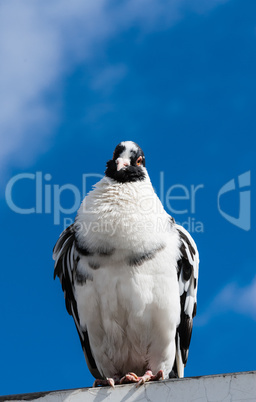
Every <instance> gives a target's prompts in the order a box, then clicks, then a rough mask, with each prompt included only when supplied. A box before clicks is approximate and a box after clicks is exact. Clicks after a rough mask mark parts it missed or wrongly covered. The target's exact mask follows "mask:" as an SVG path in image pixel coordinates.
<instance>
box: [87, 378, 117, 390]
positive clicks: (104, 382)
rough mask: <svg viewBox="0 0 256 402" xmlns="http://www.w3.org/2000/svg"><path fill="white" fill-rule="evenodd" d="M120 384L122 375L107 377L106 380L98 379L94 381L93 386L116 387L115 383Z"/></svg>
mask: <svg viewBox="0 0 256 402" xmlns="http://www.w3.org/2000/svg"><path fill="white" fill-rule="evenodd" d="M117 384H120V377H113V378H106V379H104V380H99V379H96V380H95V381H94V383H93V386H92V387H93V388H96V387H108V386H110V387H112V388H115V385H117Z"/></svg>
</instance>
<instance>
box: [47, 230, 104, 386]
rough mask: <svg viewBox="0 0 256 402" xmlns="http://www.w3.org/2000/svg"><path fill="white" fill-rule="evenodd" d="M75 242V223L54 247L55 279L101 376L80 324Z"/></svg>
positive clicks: (97, 375) (94, 372)
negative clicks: (76, 295) (75, 283)
mask: <svg viewBox="0 0 256 402" xmlns="http://www.w3.org/2000/svg"><path fill="white" fill-rule="evenodd" d="M78 254H79V253H78V251H77V248H76V242H75V231H74V224H72V225H70V226H69V227H68V228H67V229H65V230H64V231H63V232H62V233H61V235H60V237H59V239H58V241H57V243H56V244H55V246H54V249H53V259H54V260H55V265H54V279H55V277H56V276H58V277H59V279H60V282H61V285H62V289H63V292H64V296H65V303H66V308H67V311H68V313H69V314H70V315H72V316H73V318H74V321H75V324H76V328H77V331H78V334H79V338H80V341H81V345H82V348H83V351H84V355H85V358H86V362H87V365H88V367H89V369H90V372H91V373H92V375H93V376H94V377H95V378H101V375H100V373H99V371H98V369H97V366H96V363H95V360H94V358H93V355H92V352H91V347H90V343H89V338H88V333H87V331H86V330H84V329H83V328H82V327H81V325H80V320H79V314H78V310H77V303H76V298H75V288H74V279H75V275H76V268H77V261H78V259H79V255H78Z"/></svg>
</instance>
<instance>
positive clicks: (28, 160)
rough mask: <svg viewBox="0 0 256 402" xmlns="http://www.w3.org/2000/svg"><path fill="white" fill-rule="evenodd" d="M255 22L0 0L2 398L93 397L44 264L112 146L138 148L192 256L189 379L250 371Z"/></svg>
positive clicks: (246, 5)
mask: <svg viewBox="0 0 256 402" xmlns="http://www.w3.org/2000/svg"><path fill="white" fill-rule="evenodd" d="M255 12H256V4H254V3H253V2H252V1H247V0H244V1H242V0H226V1H224V0H223V1H221V0H219V1H218V0H208V1H207V2H206V1H203V0H195V1H193V2H192V1H191V2H189V1H186V0H172V1H168V0H166V1H160V0H136V1H135V0H130V1H124V0H123V1H114V0H113V1H107V0H99V1H97V2H93V1H91V0H89V1H87V2H84V1H82V0H74V1H72V3H71V2H69V1H68V0H63V1H62V2H58V1H57V0H56V1H55V0H51V1H40V0H39V1H37V2H34V1H32V0H31V1H30V0H26V1H24V2H22V4H21V3H20V2H18V1H15V0H8V1H7V0H4V1H2V2H1V5H0V60H1V63H0V82H1V88H2V90H1V93H0V105H1V107H0V114H1V119H0V138H1V149H0V186H1V199H0V208H1V226H0V227H1V229H0V230H1V248H2V253H1V271H0V283H1V293H0V304H1V343H0V356H1V372H0V394H14V393H25V392H35V391H47V390H53V389H67V388H75V387H84V386H90V385H92V382H93V378H92V376H91V375H90V374H89V371H88V369H87V367H86V363H85V361H84V357H83V353H82V349H81V347H80V344H79V338H78V335H77V333H76V329H75V326H74V323H73V320H72V318H71V317H69V316H68V314H67V312H66V310H65V306H64V297H63V293H62V290H61V287H60V284H59V283H58V281H55V282H54V281H53V261H52V257H51V254H52V247H53V245H54V244H55V242H56V239H57V238H58V236H59V234H60V233H61V231H62V230H63V228H64V225H65V224H67V223H68V222H71V221H72V219H74V216H75V209H76V206H77V205H79V202H80V200H81V197H82V193H83V184H84V187H86V189H87V190H89V189H90V188H91V186H92V184H93V183H95V182H96V181H98V179H99V175H101V174H103V173H104V170H105V163H106V161H107V160H108V159H110V157H111V156H112V152H113V149H114V147H115V146H116V145H117V143H119V142H120V141H122V140H133V141H136V142H138V143H139V145H140V146H141V147H142V148H143V150H144V152H145V155H146V164H147V168H148V171H149V174H150V177H151V180H152V183H153V185H154V187H155V189H156V191H157V193H158V195H159V196H160V197H161V199H162V200H163V203H164V206H165V208H166V210H167V211H168V212H169V213H171V214H172V215H173V216H174V217H175V219H176V220H177V221H178V222H180V223H182V224H184V226H185V227H186V228H187V229H189V230H190V232H191V234H192V235H193V237H194V239H195V240H196V242H197V244H198V249H199V253H200V278H199V291H198V315H197V317H196V319H195V321H194V332H193V336H192V342H191V348H190V354H189V359H188V364H187V368H186V370H185V375H186V376H198V375H206V374H215V373H224V372H235V371H247V370H253V369H255V357H256V353H255V347H254V340H255V337H256V325H255V324H256V323H255V321H256V313H255V311H256V276H255V275H256V270H255V208H254V205H255V189H256V186H255V173H256V171H255V156H256V155H255V145H256V144H255V143H256V140H255V132H256V117H255V101H256V99H255V98H256V95H255V94H256V79H255V71H256V20H255ZM36 172H37V173H36ZM248 172H249V173H248ZM243 174H245V175H244V176H242V175H243ZM17 175H21V176H17ZM89 175H90V176H89ZM97 175H98V176H97ZM10 180H11V181H10ZM40 180H41V181H40ZM232 180H233V181H232ZM229 182H231V183H230V185H229V187H230V188H233V190H231V191H226V190H225V189H227V187H225V189H224V190H223V193H221V192H220V191H221V189H222V188H223V186H224V185H225V184H226V183H229ZM85 184H86V185H85ZM239 185H240V187H241V188H239ZM36 186H37V187H36ZM232 186H233V187H232ZM36 188H37V193H36ZM225 191H226V192H225ZM218 195H219V208H218ZM175 196H176V197H179V198H176V199H175V198H174V197H175ZM250 201H251V205H250ZM17 207H18V208H20V209H21V210H19V209H17ZM28 209H30V211H28ZM24 211H25V212H30V213H25V212H24ZM21 212H22V213H21ZM225 214H226V215H225ZM224 215H225V216H224ZM239 217H240V219H239Z"/></svg>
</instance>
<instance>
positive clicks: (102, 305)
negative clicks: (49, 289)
mask: <svg viewBox="0 0 256 402" xmlns="http://www.w3.org/2000/svg"><path fill="white" fill-rule="evenodd" d="M53 258H54V260H55V271H54V277H55V276H56V275H57V276H58V277H59V279H60V282H61V284H62V289H63V291H64V294H65V301H66V308H67V311H68V313H69V314H70V315H72V316H73V318H74V321H75V324H76V327H77V331H78V334H79V337H80V340H81V344H82V347H83V350H84V354H85V358H86V361H87V365H88V367H89V369H90V371H91V373H92V374H93V376H94V377H96V378H98V379H109V378H114V379H115V382H116V383H120V379H121V378H125V381H126V380H127V378H128V377H129V376H128V377H127V376H126V377H124V376H125V375H126V374H127V373H129V372H134V373H136V375H137V376H143V375H144V374H145V372H146V371H147V370H150V371H152V373H155V374H156V373H159V372H160V371H161V372H162V373H163V377H164V378H168V376H178V377H183V376H184V366H185V365H186V362H187V358H188V349H189V344H190V339H191V333H192V322H193V318H194V316H195V314H196V305H197V304H196V303H197V302H196V295H197V284H198V264H199V257H198V252H197V248H196V245H195V243H194V241H193V239H192V237H191V236H190V234H189V233H188V232H187V231H186V230H185V229H184V228H183V227H181V226H179V225H177V224H176V223H175V221H174V219H173V218H172V217H170V215H168V214H167V213H166V212H165V211H164V209H163V206H162V204H161V202H160V200H159V198H158V197H157V195H156V194H155V192H154V190H153V187H152V185H151V182H150V179H149V176H148V173H147V170H146V168H145V157H144V154H143V152H142V150H141V149H140V147H139V146H138V145H137V144H135V143H133V142H131V141H126V142H122V143H120V144H119V145H118V146H117V147H116V149H115V151H114V154H113V159H111V160H110V161H108V162H107V169H106V172H105V177H104V178H103V179H102V180H100V181H99V182H98V183H97V184H96V185H95V187H94V189H93V190H92V191H91V192H90V193H89V194H88V195H87V196H86V197H85V199H84V201H83V202H82V205H81V207H80V209H79V211H78V213H77V216H76V219H75V222H74V223H73V224H72V225H71V226H69V227H68V228H67V229H66V230H65V231H64V232H63V233H62V234H61V235H60V237H59V239H58V241H57V243H56V245H55V247H54V253H53ZM129 378H130V377H129ZM145 378H146V377H145V376H144V377H143V381H144V380H145ZM148 378H149V377H147V379H148ZM158 378H159V377H158ZM134 379H135V377H134ZM152 379H153V377H152ZM118 381H119V382H118ZM108 383H110V382H109V380H108Z"/></svg>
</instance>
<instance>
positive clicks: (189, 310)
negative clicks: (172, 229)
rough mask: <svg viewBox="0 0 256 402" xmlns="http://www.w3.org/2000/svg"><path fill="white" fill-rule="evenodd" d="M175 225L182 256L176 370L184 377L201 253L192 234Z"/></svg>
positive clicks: (179, 268) (178, 270) (178, 269)
mask: <svg viewBox="0 0 256 402" xmlns="http://www.w3.org/2000/svg"><path fill="white" fill-rule="evenodd" d="M175 226H176V229H177V231H178V234H179V237H180V258H179V260H178V263H177V275H178V281H179V291H180V305H181V313H180V324H179V326H178V328H177V332H176V359H175V364H174V372H175V373H176V375H178V376H179V377H184V367H185V366H186V363H187V359H188V349H189V344H190V339H191V334H192V327H193V318H194V317H195V315H196V307H197V285H198V265H199V255H198V251H197V247H196V244H195V242H194V240H193V239H192V237H191V236H190V234H189V233H188V232H187V231H186V230H185V229H184V228H183V227H182V226H179V225H175Z"/></svg>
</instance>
